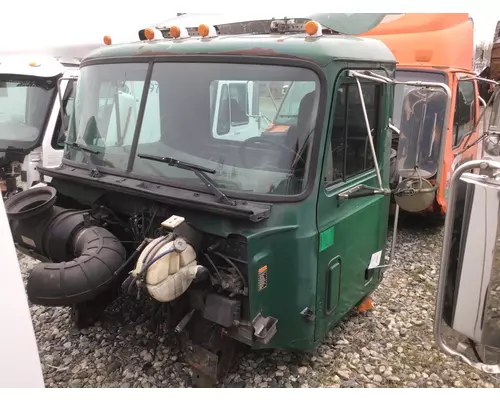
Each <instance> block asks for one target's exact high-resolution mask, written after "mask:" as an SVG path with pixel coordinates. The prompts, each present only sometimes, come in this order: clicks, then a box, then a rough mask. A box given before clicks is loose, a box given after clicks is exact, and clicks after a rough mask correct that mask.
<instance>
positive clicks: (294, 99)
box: [274, 82, 315, 126]
mask: <svg viewBox="0 0 500 400" xmlns="http://www.w3.org/2000/svg"><path fill="white" fill-rule="evenodd" d="M314 85H315V83H314V82H292V83H291V84H289V86H288V88H287V89H286V95H285V98H284V99H283V102H282V103H281V106H280V108H279V110H278V112H277V113H276V118H275V119H274V124H275V125H288V126H289V125H296V124H297V118H298V115H299V106H300V101H301V100H302V98H303V97H304V95H305V94H307V93H309V92H311V91H313V90H314Z"/></svg>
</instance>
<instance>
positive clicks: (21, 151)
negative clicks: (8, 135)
mask: <svg viewBox="0 0 500 400" xmlns="http://www.w3.org/2000/svg"><path fill="white" fill-rule="evenodd" d="M8 151H17V152H19V153H24V152H25V151H26V149H23V148H22V147H16V146H9V147H6V148H5V149H0V153H7V152H8Z"/></svg>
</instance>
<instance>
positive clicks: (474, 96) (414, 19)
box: [263, 13, 482, 216]
mask: <svg viewBox="0 0 500 400" xmlns="http://www.w3.org/2000/svg"><path fill="white" fill-rule="evenodd" d="M473 32H474V25H473V21H472V19H471V18H469V15H468V14H428V13H427V14H391V15H388V16H386V18H385V19H384V20H383V21H382V22H381V23H380V24H379V25H378V26H376V27H375V28H374V29H372V30H371V31H368V32H366V33H365V34H363V35H361V36H363V37H371V38H374V39H378V40H381V41H382V42H384V43H385V44H386V45H387V46H388V47H389V48H390V49H391V51H392V52H393V54H394V56H395V57H396V60H397V61H398V65H397V69H396V79H397V80H398V81H399V82H403V83H404V82H408V81H431V82H439V83H442V84H444V85H446V86H447V88H449V90H450V92H451V93H450V97H451V105H450V109H449V110H442V109H441V110H433V109H432V107H428V109H427V111H428V112H427V113H428V118H432V115H434V117H435V121H434V123H441V124H444V123H446V124H447V130H446V135H444V136H443V137H440V135H432V137H420V136H418V135H417V134H416V133H415V132H416V131H418V129H415V127H404V129H402V128H401V123H402V121H401V120H402V117H403V116H404V115H405V113H404V111H405V108H404V105H403V104H401V103H402V99H403V97H404V95H405V94H406V93H407V91H408V90H409V89H410V86H408V85H404V84H398V85H395V97H396V101H395V108H394V112H393V118H392V127H393V128H394V129H393V131H394V132H395V134H394V136H393V144H392V147H393V149H392V159H391V186H392V187H391V188H392V189H393V190H394V200H395V203H396V204H397V205H399V207H400V208H401V209H402V210H404V211H407V212H413V213H422V214H437V215H441V216H443V215H444V214H445V213H446V205H447V195H448V186H449V182H450V179H451V175H452V172H453V170H454V169H455V168H456V167H457V166H458V165H460V164H462V163H463V162H466V161H468V160H472V159H477V158H478V157H479V156H480V155H481V148H480V146H481V142H479V144H476V143H475V142H476V140H477V138H478V134H479V132H478V130H479V123H478V121H479V118H480V105H481V103H482V99H481V98H480V96H479V92H478V81H477V78H476V74H475V73H474V72H473V56H474V43H473ZM306 89H307V88H302V87H301V86H300V83H297V82H296V83H294V84H293V85H292V86H288V85H286V86H285V88H284V91H285V93H284V98H283V99H282V101H281V104H280V107H279V109H278V110H277V112H276V116H275V117H274V119H273V120H272V123H271V124H270V125H269V126H268V128H267V129H266V130H265V132H264V133H263V135H264V136H271V135H282V134H283V133H285V132H286V131H287V130H288V128H289V126H290V125H292V124H293V123H294V122H293V120H294V118H296V116H297V109H298V101H297V99H300V94H301V93H302V92H303V91H304V90H306ZM398 99H399V101H398ZM428 105H429V104H428ZM406 111H407V112H408V111H409V110H406ZM433 113H434V114H433ZM424 123H425V122H424V121H422V123H421V125H423V124H424ZM431 123H432V122H431ZM399 131H400V133H396V132H399ZM422 131H424V130H422ZM431 131H432V130H431ZM393 211H394V210H393Z"/></svg>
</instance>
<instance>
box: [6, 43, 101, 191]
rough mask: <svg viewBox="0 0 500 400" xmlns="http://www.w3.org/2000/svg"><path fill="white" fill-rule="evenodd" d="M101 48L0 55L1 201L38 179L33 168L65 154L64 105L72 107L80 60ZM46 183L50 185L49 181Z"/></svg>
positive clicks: (73, 47)
mask: <svg viewBox="0 0 500 400" xmlns="http://www.w3.org/2000/svg"><path fill="white" fill-rule="evenodd" d="M102 45H103V44H102V43H91V44H88V43H84V44H76V45H71V46H70V45H68V46H57V47H53V48H51V49H47V50H39V51H30V53H29V54H25V53H20V52H19V51H17V52H15V53H2V54H1V55H0V189H1V192H2V198H4V199H6V198H8V197H9V196H11V195H13V194H15V193H19V192H20V191H23V190H26V189H28V188H30V187H31V186H32V185H34V184H36V183H38V182H39V181H40V179H41V177H40V175H39V173H38V171H37V166H40V165H44V166H47V167H53V166H57V165H59V163H60V161H61V158H62V151H63V149H64V134H63V133H64V127H63V126H62V123H61V109H60V101H59V99H58V86H60V87H59V89H60V91H61V93H63V98H62V100H63V105H64V108H65V109H66V110H64V109H63V112H64V113H67V112H68V111H67V110H70V109H71V108H72V107H71V102H72V101H74V97H75V88H76V85H75V84H74V80H70V78H76V77H78V68H79V63H80V60H81V59H82V58H83V57H84V56H85V55H86V54H87V53H88V52H90V51H91V50H92V49H95V48H97V47H100V46H102ZM49 180H50V179H49Z"/></svg>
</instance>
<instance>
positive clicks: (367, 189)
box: [338, 185, 391, 201]
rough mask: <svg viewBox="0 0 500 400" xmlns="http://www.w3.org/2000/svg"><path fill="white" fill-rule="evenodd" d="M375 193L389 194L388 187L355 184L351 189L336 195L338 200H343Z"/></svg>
mask: <svg viewBox="0 0 500 400" xmlns="http://www.w3.org/2000/svg"><path fill="white" fill-rule="evenodd" d="M377 194H382V195H384V196H387V195H390V194H391V191H390V190H389V189H379V188H374V187H371V186H367V185H357V186H354V187H353V188H351V189H348V190H346V191H344V192H342V193H339V195H338V197H339V199H340V201H345V200H349V199H359V198H361V197H368V196H374V195H377Z"/></svg>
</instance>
